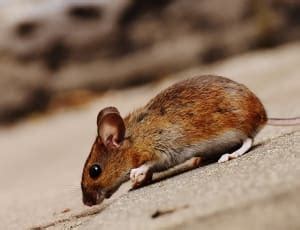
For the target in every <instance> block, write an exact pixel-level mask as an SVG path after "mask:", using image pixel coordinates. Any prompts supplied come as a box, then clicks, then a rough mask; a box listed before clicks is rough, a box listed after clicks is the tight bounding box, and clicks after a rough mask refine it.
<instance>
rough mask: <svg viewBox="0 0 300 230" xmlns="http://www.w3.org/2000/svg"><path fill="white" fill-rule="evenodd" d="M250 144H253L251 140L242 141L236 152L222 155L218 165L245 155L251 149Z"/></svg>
mask: <svg viewBox="0 0 300 230" xmlns="http://www.w3.org/2000/svg"><path fill="white" fill-rule="evenodd" d="M252 144H253V140H252V139H251V138H246V139H245V140H244V141H243V144H242V146H241V147H240V148H239V149H238V150H236V151H234V152H233V153H226V154H223V155H222V156H221V157H220V158H219V160H218V163H223V162H226V161H229V160H232V159H235V158H238V157H240V156H242V155H243V154H244V153H246V152H247V151H248V150H249V149H250V148H251V147H252Z"/></svg>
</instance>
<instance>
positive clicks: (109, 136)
mask: <svg viewBox="0 0 300 230" xmlns="http://www.w3.org/2000/svg"><path fill="white" fill-rule="evenodd" d="M97 126H98V136H99V137H100V139H101V141H102V143H103V144H104V145H105V146H106V147H107V148H109V149H111V148H118V147H120V144H121V142H122V141H123V140H124V137H125V130H126V129H125V124H124V121H123V118H122V117H121V115H120V113H119V111H118V109H117V108H115V107H106V108H104V109H102V110H101V111H100V112H99V114H98V117H97Z"/></svg>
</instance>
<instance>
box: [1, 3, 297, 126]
mask: <svg viewBox="0 0 300 230" xmlns="http://www.w3.org/2000/svg"><path fill="white" fill-rule="evenodd" d="M0 20H1V25H0V76H1V78H0V87H1V88H0V122H1V123H3V122H4V123H5V122H13V121H15V120H16V119H18V118H22V117H24V116H25V115H28V113H32V112H34V111H40V110H45V109H47V108H49V106H50V107H52V108H53V107H55V106H57V105H59V106H69V105H72V104H77V103H81V102H82V101H85V100H87V99H89V98H90V97H91V96H93V95H94V94H98V93H100V92H104V91H106V90H108V89H112V88H123V87H129V86H133V85H137V84H145V83H147V82H150V81H155V80H158V79H161V78H165V77H166V76H172V74H173V73H176V72H178V71H181V70H183V69H187V68H191V67H194V66H201V65H207V64H212V63H214V62H217V61H220V60H223V59H226V58H228V57H230V56H234V55H238V54H241V53H246V52H249V51H253V50H259V49H272V48H274V47H276V46H279V45H282V44H285V43H288V42H293V41H296V40H298V39H299V38H300V1H298V0H230V1H227V2H226V4H225V3H224V1H222V0H199V1H192V0H189V1H185V0H153V1H147V0H139V1H135V0H114V1H108V0H86V1H80V0H69V1H60V0H52V1H46V0H26V1H25V0H23V1H22V0H1V1H0Z"/></svg>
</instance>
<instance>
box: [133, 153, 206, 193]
mask: <svg viewBox="0 0 300 230" xmlns="http://www.w3.org/2000/svg"><path fill="white" fill-rule="evenodd" d="M201 163H202V158H201V157H192V158H191V159H189V160H187V161H186V162H184V163H182V164H179V165H177V166H176V167H175V168H174V169H173V170H171V171H168V170H167V171H166V174H165V175H164V177H172V176H175V175H177V174H179V173H182V172H186V171H189V170H192V169H195V168H198V167H199V166H200V165H201ZM154 165H155V164H153V163H150V162H147V163H145V164H143V165H142V166H140V167H138V168H135V169H131V171H130V180H131V181H132V183H133V185H132V187H133V188H137V187H140V186H142V185H145V184H147V183H149V182H151V180H152V176H153V173H154V171H153V168H155V167H153V166H154ZM158 171H160V170H158Z"/></svg>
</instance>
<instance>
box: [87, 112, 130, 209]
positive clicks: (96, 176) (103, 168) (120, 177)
mask: <svg viewBox="0 0 300 230" xmlns="http://www.w3.org/2000/svg"><path fill="white" fill-rule="evenodd" d="M97 127H98V135H97V137H96V140H95V141H94V144H93V146H92V149H91V152H90V154H89V156H88V159H87V160H86V162H85V165H84V169H83V173H82V181H81V188H82V195H83V203H84V204H86V205H89V206H91V205H95V204H99V203H101V202H102V201H103V199H104V198H109V197H110V196H111V195H112V194H113V193H114V192H115V191H116V190H117V189H118V188H119V186H120V185H121V184H122V183H123V182H124V181H126V180H127V179H128V177H129V172H130V169H131V168H132V165H131V162H130V157H128V149H129V147H130V140H129V139H125V124H124V121H123V119H122V117H121V116H120V113H119V111H118V110H117V109H116V108H114V107H107V108H105V109H103V110H101V111H100V112H99V114H98V118H97Z"/></svg>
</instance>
